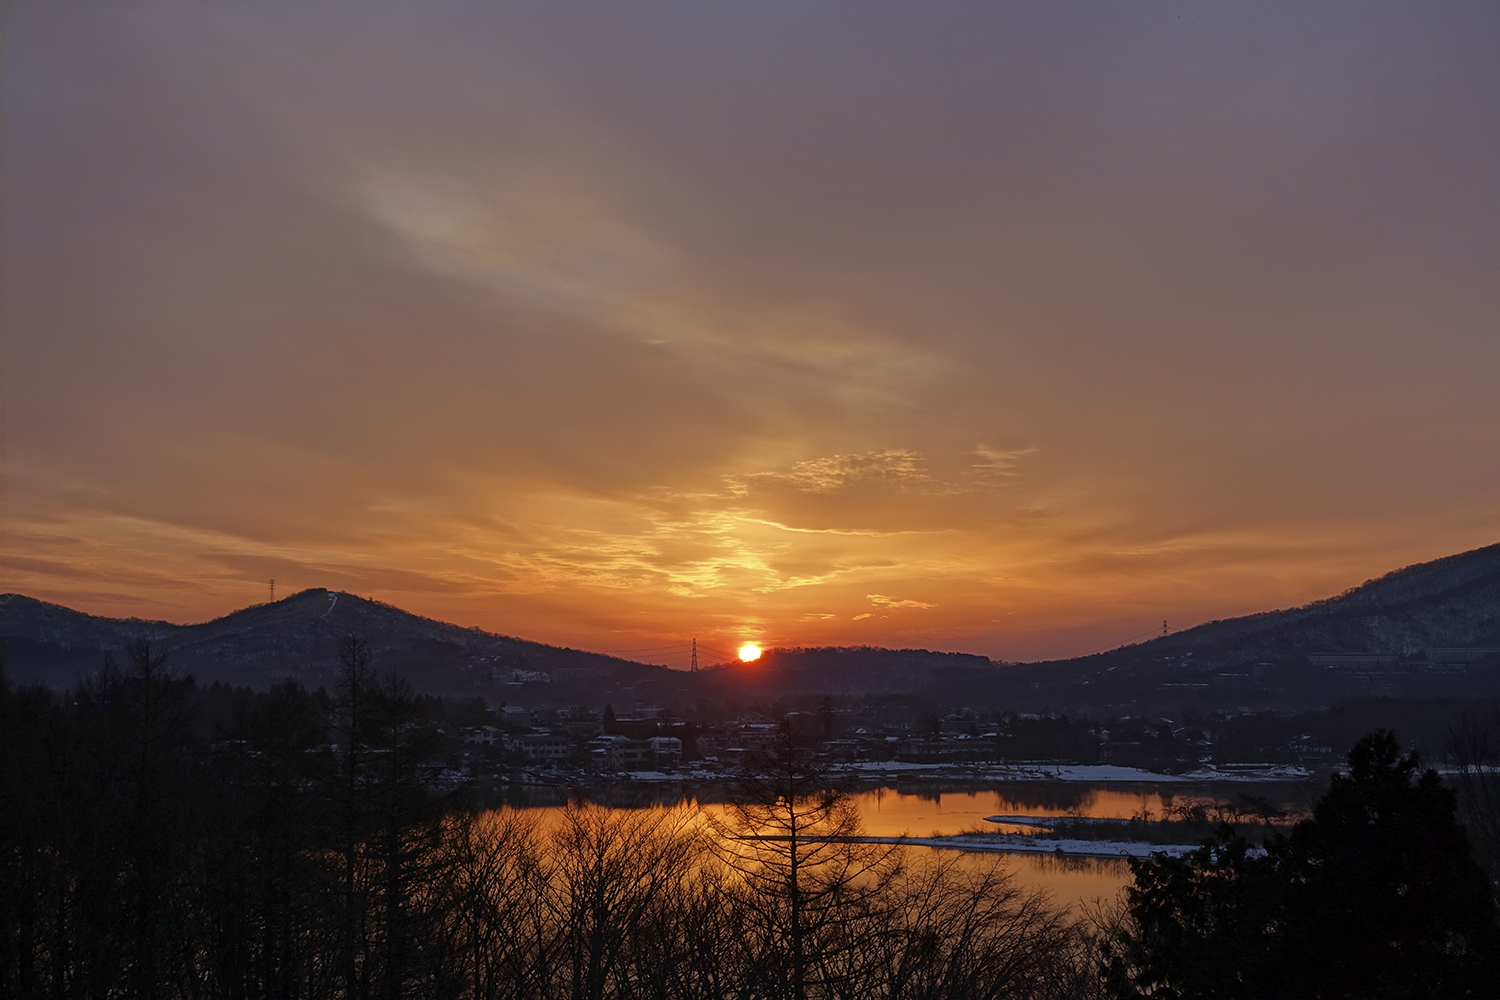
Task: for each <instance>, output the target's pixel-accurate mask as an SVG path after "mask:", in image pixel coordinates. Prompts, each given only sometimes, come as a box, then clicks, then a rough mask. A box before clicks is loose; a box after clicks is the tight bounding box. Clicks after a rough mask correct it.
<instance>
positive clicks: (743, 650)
mask: <svg viewBox="0 0 1500 1000" xmlns="http://www.w3.org/2000/svg"><path fill="white" fill-rule="evenodd" d="M758 659H760V647H759V646H757V645H755V643H753V642H747V643H745V644H744V645H743V646H741V647H740V660H741V662H744V663H749V662H750V661H751V660H758Z"/></svg>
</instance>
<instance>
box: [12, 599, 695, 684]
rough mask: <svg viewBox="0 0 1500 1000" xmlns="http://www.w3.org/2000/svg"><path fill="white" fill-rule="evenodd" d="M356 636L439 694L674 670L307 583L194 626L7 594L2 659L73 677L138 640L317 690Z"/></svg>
mask: <svg viewBox="0 0 1500 1000" xmlns="http://www.w3.org/2000/svg"><path fill="white" fill-rule="evenodd" d="M349 635H358V636H360V637H361V638H363V639H365V640H366V641H367V642H368V643H369V647H370V652H371V654H372V657H373V662H374V663H375V665H376V667H377V668H378V669H379V670H381V671H382V672H386V671H393V672H397V673H402V674H405V675H407V676H408V677H409V678H410V679H411V681H412V682H413V684H414V685H415V686H416V687H417V689H418V690H420V691H423V692H426V693H432V694H483V695H484V696H486V697H489V698H494V697H496V695H497V694H498V695H499V697H500V699H501V700H503V699H504V694H505V692H506V691H507V690H508V689H510V688H512V687H513V686H515V685H526V684H528V683H535V682H536V678H535V677H534V676H532V675H535V674H546V675H547V682H548V684H549V685H551V684H554V683H555V684H556V685H557V689H558V693H559V694H563V695H565V694H566V689H567V688H570V687H572V686H574V683H573V682H576V683H577V684H579V685H582V684H585V683H587V682H588V681H590V680H591V679H593V680H597V679H598V678H601V677H608V678H611V679H615V680H617V681H619V682H624V683H637V684H638V683H642V682H644V683H648V684H649V683H651V682H652V681H653V680H655V681H664V680H669V679H670V677H672V676H676V675H675V674H673V672H672V671H668V670H666V668H664V667H654V666H649V665H647V664H642V663H634V662H631V661H629V660H621V659H618V658H616V657H611V656H604V655H601V654H598V653H588V652H582V651H579V650H575V649H564V648H560V647H557V646H548V645H544V644H542V643H538V642H528V641H526V640H524V639H516V638H512V637H509V636H503V635H495V634H493V633H489V632H483V631H480V630H479V629H470V628H463V627H461V626H458V625H450V624H447V623H445V622H439V621H434V620H433V619H430V618H422V617H420V616H418V615H414V614H410V613H408V612H406V611H402V610H401V609H399V608H395V607H392V606H390V605H388V604H383V603H381V602H379V601H372V600H368V599H366V598H362V597H357V596H355V595H353V594H347V593H342V592H338V591H330V590H304V591H302V592H301V593H297V594H293V595H292V596H290V597H287V598H284V599H282V600H280V601H276V602H274V603H270V604H258V605H254V606H252V607H248V608H244V609H242V610H240V611H236V612H233V613H232V614H228V615H225V616H224V617H222V618H215V619H214V620H213V621H209V622H202V623H200V624H196V625H173V624H171V623H170V622H159V621H144V620H141V619H135V618H127V619H121V618H100V617H96V616H94V615H88V614H84V613H83V612H80V611H74V610H72V609H70V608H65V607H62V606H60V605H57V604H48V603H46V602H43V601H38V600H35V599H33V598H30V597H23V596H21V595H19V594H5V595H0V644H3V646H0V655H3V657H4V662H5V666H6V670H7V672H8V674H9V675H10V677H11V678H12V680H13V681H16V682H20V683H27V682H32V681H41V682H43V683H46V684H50V685H53V686H63V685H67V684H70V683H72V682H73V681H74V680H75V679H76V678H77V677H78V676H79V675H80V674H84V673H87V672H88V671H91V670H94V669H96V668H97V667H98V666H99V665H100V663H101V662H103V658H104V656H105V655H106V654H112V655H114V656H115V657H116V658H119V657H120V656H121V654H122V652H123V651H124V649H125V647H126V646H128V645H129V644H130V643H131V642H132V641H134V640H136V639H141V638H144V639H149V640H151V642H152V643H153V644H155V645H158V646H159V647H160V648H162V649H164V650H166V651H167V652H168V654H169V661H168V662H169V663H170V665H171V667H172V669H174V670H176V671H180V672H183V673H190V674H193V675H194V676H196V677H197V679H198V680H199V682H200V683H204V684H208V683H212V682H214V681H222V682H224V683H229V684H235V685H242V684H243V685H250V686H251V687H258V688H264V687H267V686H269V685H270V684H274V683H276V682H278V681H280V680H283V679H286V678H294V679H296V680H298V681H299V682H301V683H303V684H305V685H307V686H308V687H310V688H317V687H319V686H321V685H331V684H332V683H333V678H334V676H335V672H336V667H337V664H338V647H339V642H340V640H342V639H343V638H344V637H345V636H349Z"/></svg>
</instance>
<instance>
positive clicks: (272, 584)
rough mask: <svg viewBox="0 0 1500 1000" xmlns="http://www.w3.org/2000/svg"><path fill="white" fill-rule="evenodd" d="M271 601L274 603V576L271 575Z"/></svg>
mask: <svg viewBox="0 0 1500 1000" xmlns="http://www.w3.org/2000/svg"><path fill="white" fill-rule="evenodd" d="M271 603H272V604H275V603H276V578H275V577H274V576H273V577H271Z"/></svg>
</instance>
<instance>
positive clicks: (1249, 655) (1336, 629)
mask: <svg viewBox="0 0 1500 1000" xmlns="http://www.w3.org/2000/svg"><path fill="white" fill-rule="evenodd" d="M1472 646H1500V545H1490V546H1486V547H1485V548H1482V549H1474V550H1472V551H1470V552H1465V553H1461V554H1459V555H1455V556H1448V557H1446V558H1443V559H1437V560H1434V561H1432V562H1427V563H1420V564H1417V565H1415V566H1408V567H1406V568H1404V569H1400V570H1396V571H1395V572H1393V573H1388V574H1386V575H1385V576H1382V577H1379V578H1377V579H1374V580H1370V581H1368V582H1366V583H1364V584H1362V585H1361V586H1358V587H1355V588H1353V589H1351V590H1348V591H1346V592H1345V593H1343V594H1340V595H1339V596H1337V597H1331V598H1328V599H1326V600H1321V601H1315V602H1313V603H1311V604H1307V605H1304V606H1302V607H1298V608H1291V609H1288V610H1284V611H1268V612H1263V613H1261V614H1255V615H1247V616H1245V617H1241V618H1231V619H1226V620H1223V621H1214V622H1207V623H1205V624H1203V625H1199V626H1197V627H1196V628H1191V629H1186V630H1184V631H1182V632H1178V633H1175V634H1173V635H1169V636H1163V637H1161V638H1158V639H1153V640H1151V641H1149V642H1143V643H1138V644H1135V645H1131V646H1126V647H1124V648H1121V649H1115V650H1110V651H1109V652H1106V653H1098V654H1095V655H1092V656H1086V657H1079V658H1076V659H1070V660H1054V661H1047V662H1042V663H1031V664H1023V665H1018V666H1017V667H1016V668H1014V669H1013V670H1012V671H1010V672H1009V676H1008V681H1009V683H1008V685H1007V687H1008V688H1009V689H1010V691H1011V694H1012V695H1013V696H1015V697H1018V698H1020V697H1021V692H1023V691H1024V692H1027V694H1026V695H1025V696H1024V698H1022V700H1024V701H1027V702H1031V703H1050V704H1069V705H1123V704H1129V703H1132V702H1142V701H1153V700H1154V701H1156V702H1162V701H1170V700H1172V699H1183V698H1188V697H1196V698H1202V699H1206V700H1208V701H1210V702H1217V701H1225V702H1228V703H1234V704H1241V703H1246V702H1248V703H1251V704H1266V705H1294V704H1307V703H1313V704H1316V703H1320V702H1326V701H1328V700H1331V699H1334V698H1337V697H1342V696H1347V695H1350V694H1384V695H1407V696H1421V695H1434V696H1435V695H1447V694H1452V695H1470V694H1476V693H1485V692H1488V691H1490V690H1492V689H1493V686H1494V680H1493V677H1492V676H1491V675H1492V674H1493V667H1494V666H1500V665H1489V664H1477V665H1475V666H1474V667H1473V668H1471V669H1469V670H1467V671H1463V672H1449V673H1446V674H1443V673H1438V674H1434V673H1424V672H1419V671H1415V670H1413V669H1410V668H1411V667H1413V666H1414V665H1416V664H1417V662H1418V661H1421V660H1422V659H1423V657H1424V651H1425V650H1427V649H1430V648H1434V647H1472ZM1320 653H1362V654H1378V655H1389V656H1392V657H1398V658H1401V659H1403V660H1408V661H1411V662H1410V663H1408V664H1406V665H1404V666H1403V665H1401V664H1396V665H1393V668H1392V669H1389V670H1383V671H1364V672H1362V673H1361V674H1359V675H1356V674H1353V673H1351V672H1338V671H1333V670H1329V669H1327V668H1322V667H1315V666H1313V664H1312V663H1311V662H1310V661H1309V659H1308V657H1309V656H1313V655H1316V654H1320ZM1168 686H1170V687H1168Z"/></svg>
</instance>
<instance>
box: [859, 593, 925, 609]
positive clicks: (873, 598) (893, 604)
mask: <svg viewBox="0 0 1500 1000" xmlns="http://www.w3.org/2000/svg"><path fill="white" fill-rule="evenodd" d="M865 597H866V598H867V599H868V600H869V602H870V603H871V604H873V605H875V606H876V607H877V608H922V609H931V608H935V607H937V605H936V604H928V603H927V602H926V601H900V600H897V599H896V598H894V597H886V596H884V595H882V594H866V595H865Z"/></svg>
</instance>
